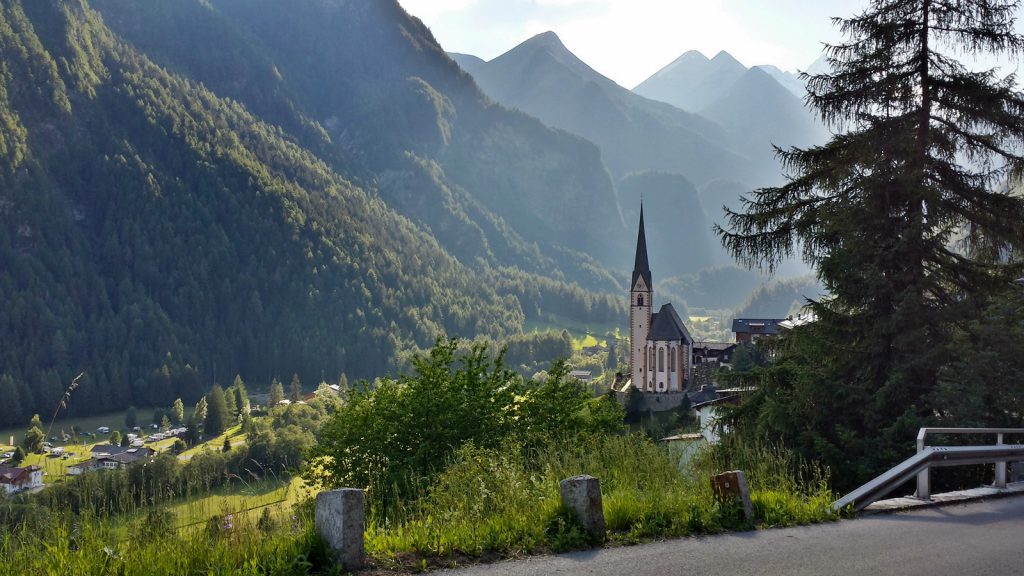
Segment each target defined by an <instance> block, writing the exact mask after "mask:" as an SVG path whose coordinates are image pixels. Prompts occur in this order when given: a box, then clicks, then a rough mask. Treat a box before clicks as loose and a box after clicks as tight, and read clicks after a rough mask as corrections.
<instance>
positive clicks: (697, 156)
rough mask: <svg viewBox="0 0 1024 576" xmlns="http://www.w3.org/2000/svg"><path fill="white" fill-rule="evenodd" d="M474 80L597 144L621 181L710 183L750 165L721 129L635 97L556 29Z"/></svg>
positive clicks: (483, 68)
mask: <svg viewBox="0 0 1024 576" xmlns="http://www.w3.org/2000/svg"><path fill="white" fill-rule="evenodd" d="M474 78H475V79H476V81H477V83H478V84H479V85H480V87H481V89H483V91H484V92H485V93H487V94H488V95H489V96H491V97H492V98H494V99H495V100H497V101H498V102H501V103H502V104H504V105H506V106H509V107H512V108H518V109H519V110H522V111H523V112H526V113H528V114H531V115H533V116H536V117H537V118H540V119H541V120H542V121H544V122H545V123H546V124H548V125H550V126H554V127H557V128H561V129H563V130H566V131H568V132H571V133H573V134H578V135H579V136H582V137H583V138H586V139H588V140H590V141H591V142H594V143H595V144H597V146H598V147H599V148H600V149H601V152H602V157H603V159H604V161H605V163H606V164H607V165H608V168H609V169H610V170H611V172H612V174H614V175H616V176H617V177H622V176H624V175H626V174H628V173H630V172H635V171H643V170H658V171H665V172H677V173H683V174H685V175H686V176H687V177H688V178H689V179H690V180H691V181H693V182H695V183H703V182H705V181H707V180H710V179H713V178H717V177H722V176H725V175H727V174H730V173H733V172H735V171H737V170H739V171H741V172H742V171H745V167H746V166H747V165H748V164H749V162H748V160H747V159H745V158H744V157H742V156H741V155H739V154H736V153H734V152H732V151H731V150H730V149H729V147H728V142H727V140H728V135H727V134H726V133H725V131H723V130H722V128H721V127H720V126H718V125H717V124H715V123H714V122H711V121H708V120H707V119H705V118H703V117H701V116H698V115H695V114H691V113H688V112H685V111H682V110H680V109H678V108H675V107H673V106H670V105H666V104H665V103H662V102H657V101H654V100H650V99H647V98H643V97H640V96H637V95H636V94H633V93H632V92H630V91H629V90H627V89H626V88H623V87H621V86H619V85H618V84H616V83H615V82H613V81H612V80H610V79H609V78H606V77H604V76H602V75H601V74H599V73H598V72H596V71H595V70H593V69H592V68H590V67H589V66H588V65H587V64H585V63H584V62H582V61H581V60H580V59H579V58H577V57H576V56H575V55H574V54H572V52H570V51H569V50H568V49H567V48H566V47H565V46H564V45H563V44H562V42H561V41H560V40H559V39H558V37H557V35H555V34H554V33H552V32H546V33H543V34H539V35H537V36H534V37H533V38H530V39H528V40H526V41H525V42H523V43H521V44H520V45H518V46H516V47H515V48H513V49H511V50H509V51H508V52H506V53H505V54H502V55H501V56H498V57H497V58H495V59H493V60H491V61H489V62H486V63H485V64H483V65H479V63H477V65H476V67H475V73H474Z"/></svg>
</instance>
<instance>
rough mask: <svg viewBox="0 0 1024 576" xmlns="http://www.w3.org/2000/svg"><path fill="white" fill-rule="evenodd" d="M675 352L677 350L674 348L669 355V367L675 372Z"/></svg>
mask: <svg viewBox="0 0 1024 576" xmlns="http://www.w3.org/2000/svg"><path fill="white" fill-rule="evenodd" d="M675 352H676V351H675V350H673V351H672V353H670V354H669V355H668V369H669V371H670V372H675V371H676V354H675Z"/></svg>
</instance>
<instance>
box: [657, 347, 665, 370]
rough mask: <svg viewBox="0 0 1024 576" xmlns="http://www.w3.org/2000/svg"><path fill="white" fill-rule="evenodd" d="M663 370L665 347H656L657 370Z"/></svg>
mask: <svg viewBox="0 0 1024 576" xmlns="http://www.w3.org/2000/svg"><path fill="white" fill-rule="evenodd" d="M664 371H665V349H664V348H658V372H664Z"/></svg>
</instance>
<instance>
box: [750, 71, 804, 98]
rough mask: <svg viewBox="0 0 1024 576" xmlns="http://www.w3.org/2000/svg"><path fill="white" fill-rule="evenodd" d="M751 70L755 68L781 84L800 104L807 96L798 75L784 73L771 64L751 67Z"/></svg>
mask: <svg viewBox="0 0 1024 576" xmlns="http://www.w3.org/2000/svg"><path fill="white" fill-rule="evenodd" d="M753 68H757V69H759V70H761V71H763V72H765V73H766V74H768V75H769V76H771V77H772V78H774V79H775V81H776V82H778V83H779V84H781V85H782V87H783V88H785V89H786V90H789V91H790V92H792V93H793V96H796V97H797V98H798V99H799V100H800V101H801V102H802V101H803V99H804V96H806V95H807V86H805V85H804V82H803V80H801V79H800V75H799V74H795V73H793V72H786V71H785V70H782V69H780V68H779V67H778V66H772V65H771V64H762V65H760V66H753V67H752V69H753Z"/></svg>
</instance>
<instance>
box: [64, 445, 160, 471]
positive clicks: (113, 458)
mask: <svg viewBox="0 0 1024 576" xmlns="http://www.w3.org/2000/svg"><path fill="white" fill-rule="evenodd" d="M97 449H101V450H100V451H97ZM102 450H108V451H106V452H105V451H102ZM92 454H93V457H92V458H90V459H88V460H83V461H82V462H79V463H78V464H75V465H74V466H69V467H68V474H69V475H71V476H77V475H79V474H84V473H86V472H90V471H92V470H114V469H117V468H121V467H123V466H127V465H129V464H134V463H135V462H139V461H141V460H147V459H149V458H150V457H152V456H153V455H154V454H156V451H155V450H152V449H150V448H122V447H120V446H114V445H112V444H105V445H102V446H94V447H93V449H92Z"/></svg>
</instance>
